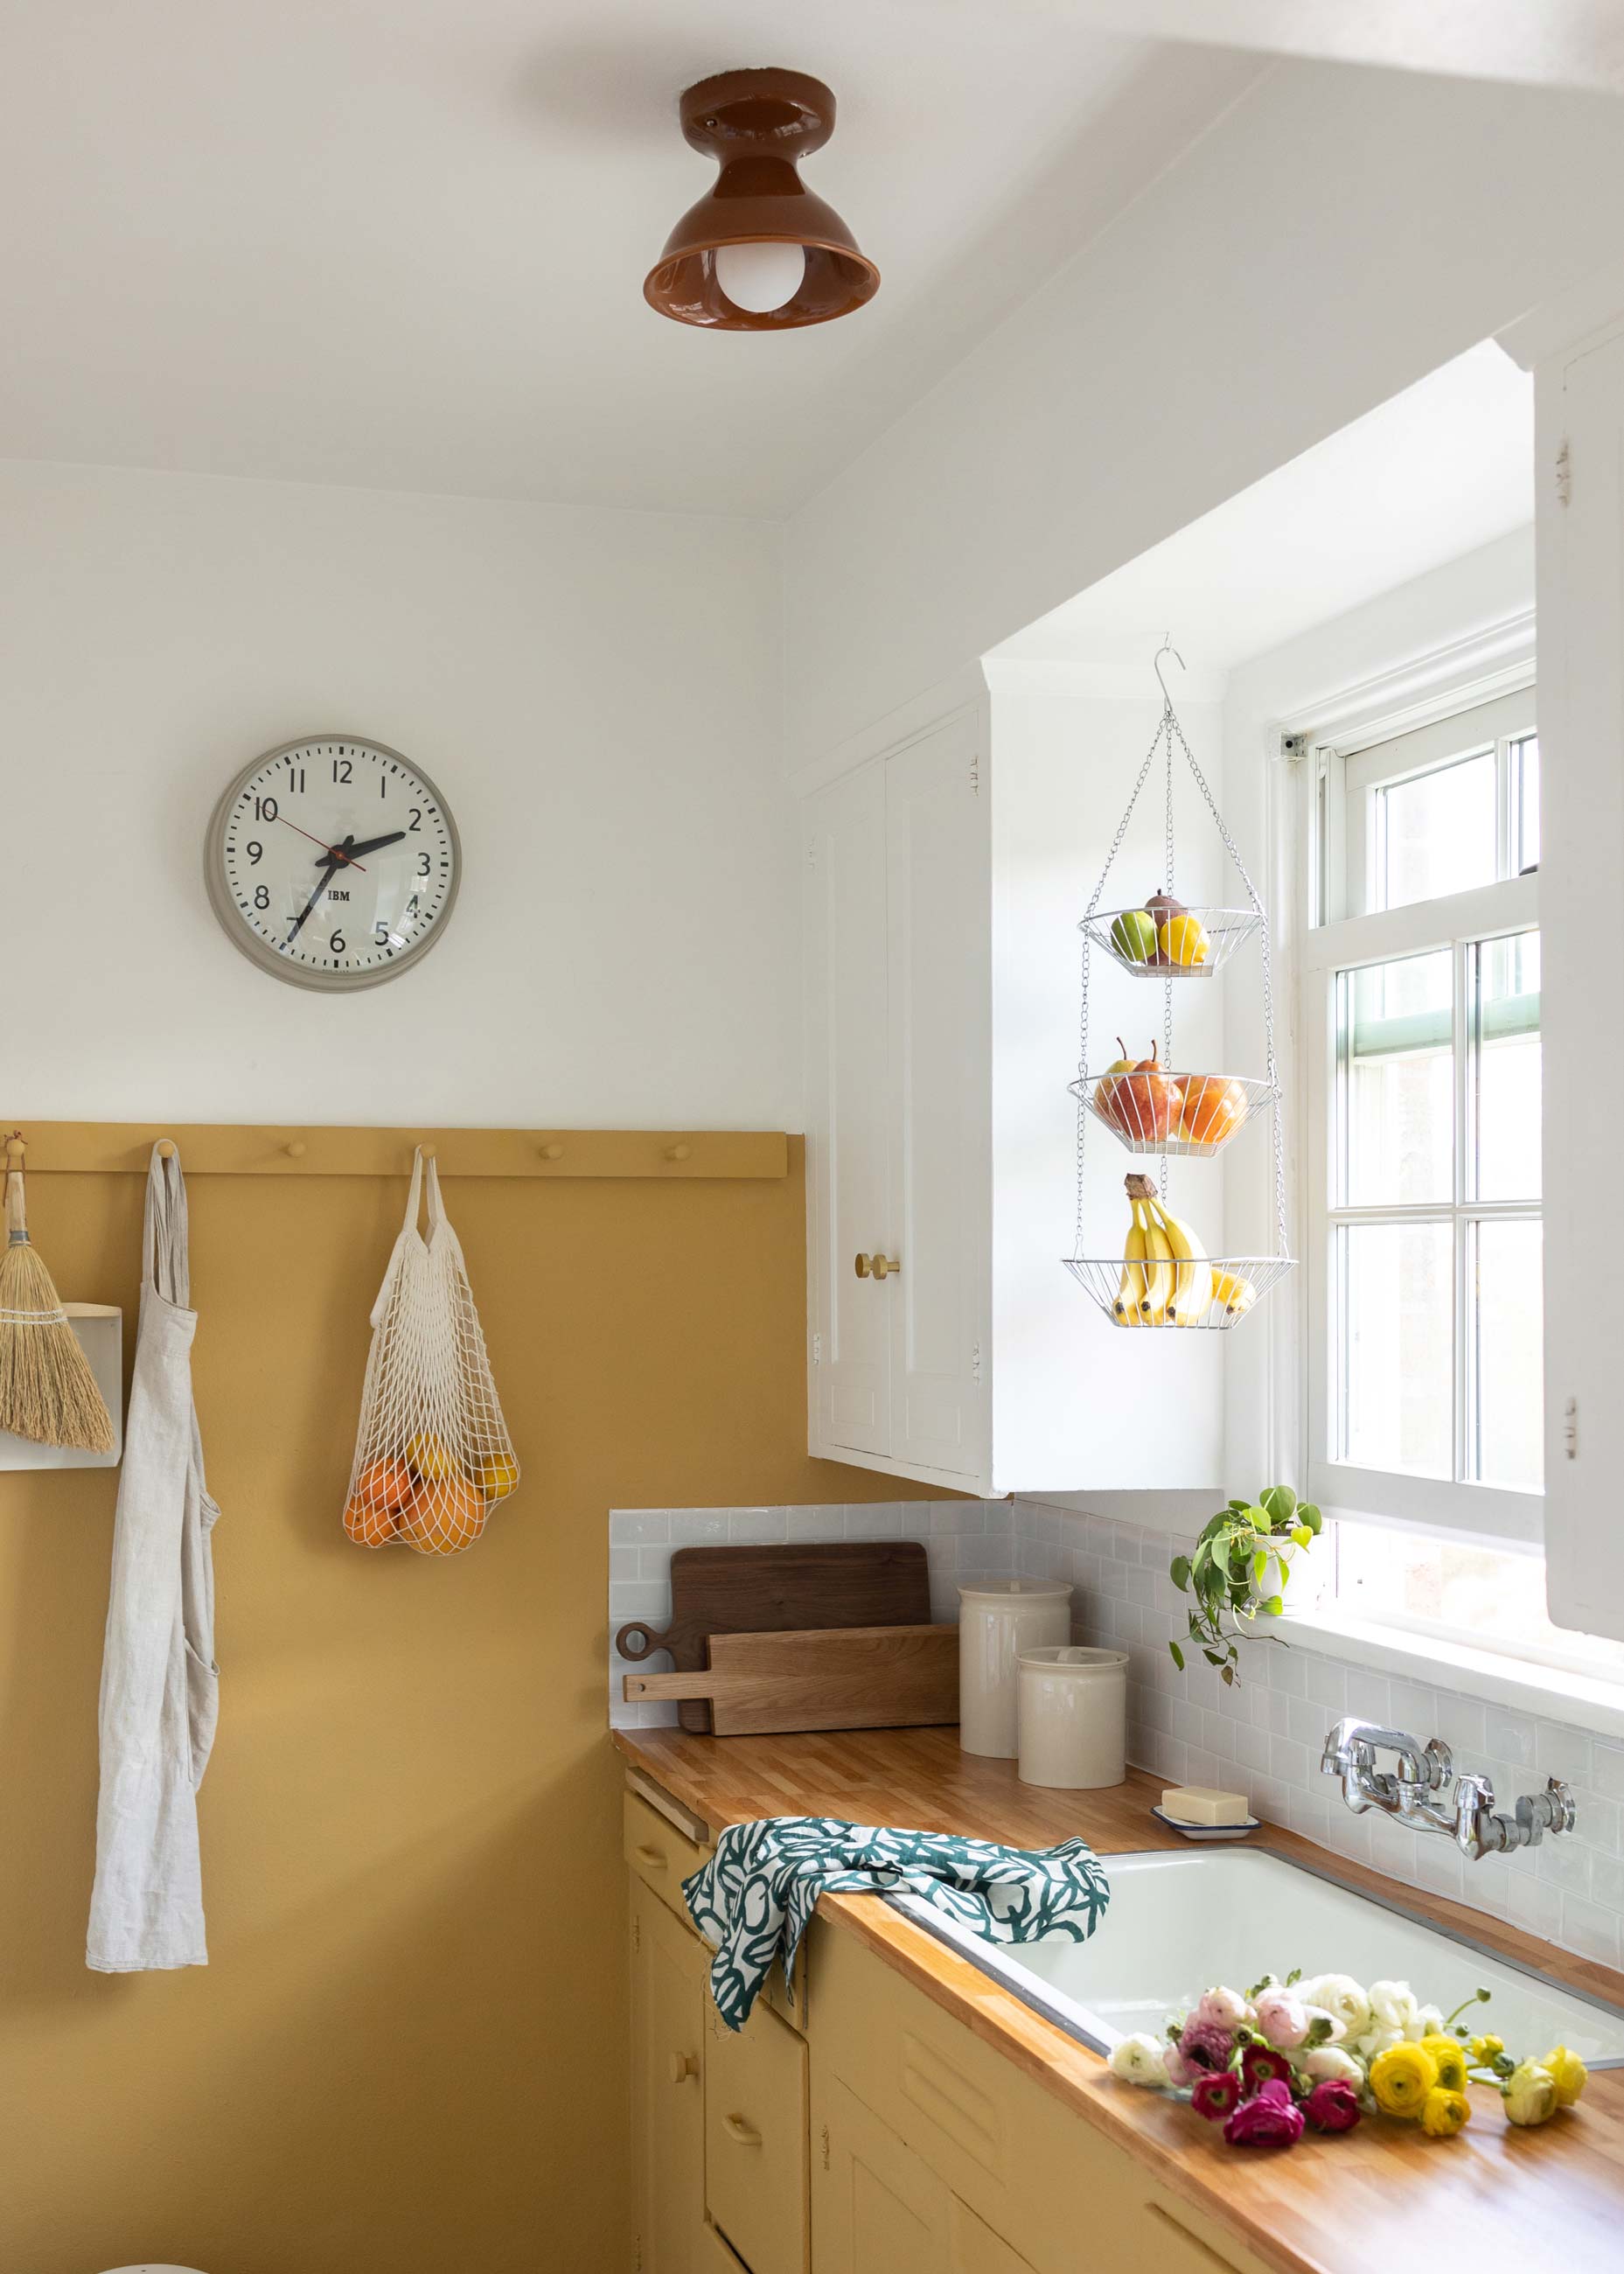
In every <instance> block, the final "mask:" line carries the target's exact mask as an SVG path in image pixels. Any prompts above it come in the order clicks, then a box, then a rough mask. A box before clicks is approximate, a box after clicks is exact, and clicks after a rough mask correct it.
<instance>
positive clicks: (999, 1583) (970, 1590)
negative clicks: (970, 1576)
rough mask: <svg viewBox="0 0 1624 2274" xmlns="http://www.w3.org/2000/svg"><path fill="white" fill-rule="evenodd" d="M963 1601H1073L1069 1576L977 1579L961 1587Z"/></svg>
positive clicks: (960, 1592)
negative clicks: (1063, 1577) (1060, 1577)
mask: <svg viewBox="0 0 1624 2274" xmlns="http://www.w3.org/2000/svg"><path fill="white" fill-rule="evenodd" d="M1011 1600H1018V1601H1020V1602H1026V1603H1069V1602H1070V1601H1071V1581H1070V1580H1069V1579H974V1580H967V1581H966V1583H965V1584H964V1585H962V1586H961V1587H960V1588H959V1601H960V1602H961V1603H1007V1602H1010V1601H1011Z"/></svg>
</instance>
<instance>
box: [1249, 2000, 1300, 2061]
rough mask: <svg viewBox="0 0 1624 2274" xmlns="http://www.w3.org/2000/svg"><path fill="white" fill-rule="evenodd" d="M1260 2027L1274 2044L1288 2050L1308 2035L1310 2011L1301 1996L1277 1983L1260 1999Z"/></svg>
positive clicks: (1292, 2048) (1291, 2049)
mask: <svg viewBox="0 0 1624 2274" xmlns="http://www.w3.org/2000/svg"><path fill="white" fill-rule="evenodd" d="M1258 2027H1259V2029H1260V2030H1261V2031H1262V2033H1263V2035H1264V2036H1265V2037H1267V2039H1268V2041H1269V2043H1270V2044H1272V2045H1282V2046H1284V2048H1285V2049H1286V2051H1287V2052H1291V2051H1293V2050H1294V2049H1295V2048H1296V2047H1297V2046H1298V2045H1300V2044H1302V2042H1303V2040H1304V2037H1306V2036H1307V2035H1308V2012H1307V2008H1306V2007H1304V2004H1303V2001H1302V1999H1300V1998H1298V1997H1297V1996H1295V1995H1294V1994H1293V1993H1292V1992H1290V1991H1289V1990H1287V1989H1284V1988H1282V1986H1281V1985H1280V1984H1275V1985H1274V1988H1272V1989H1269V1990H1266V1991H1265V1992H1263V1995H1262V1996H1261V1997H1260V1998H1259V2000H1258Z"/></svg>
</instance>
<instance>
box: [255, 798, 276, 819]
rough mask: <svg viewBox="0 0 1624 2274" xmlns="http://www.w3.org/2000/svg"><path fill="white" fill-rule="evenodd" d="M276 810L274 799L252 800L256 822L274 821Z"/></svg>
mask: <svg viewBox="0 0 1624 2274" xmlns="http://www.w3.org/2000/svg"><path fill="white" fill-rule="evenodd" d="M276 815H277V804H276V801H275V799H274V797H257V798H255V800H254V819H255V820H256V821H274V820H275V818H276Z"/></svg>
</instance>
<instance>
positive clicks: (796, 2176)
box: [705, 2004, 808, 2274]
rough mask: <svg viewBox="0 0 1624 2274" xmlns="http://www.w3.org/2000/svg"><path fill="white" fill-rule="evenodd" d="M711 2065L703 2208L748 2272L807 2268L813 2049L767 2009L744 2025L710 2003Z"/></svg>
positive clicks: (775, 2273) (784, 2273) (774, 2273)
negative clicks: (731, 2023)
mask: <svg viewBox="0 0 1624 2274" xmlns="http://www.w3.org/2000/svg"><path fill="white" fill-rule="evenodd" d="M709 2027H710V2044H709V2047H708V2053H707V2061H706V2068H705V2208H706V2210H708V2211H709V2213H710V2215H711V2219H712V2220H713V2221H714V2223H715V2225H717V2226H718V2228H719V2229H720V2231H721V2233H722V2234H723V2236H724V2237H725V2238H726V2240H727V2241H728V2242H729V2243H731V2244H732V2246H733V2249H734V2250H735V2251H736V2252H737V2253H738V2255H739V2256H740V2257H741V2258H742V2259H743V2261H744V2263H745V2264H746V2265H747V2266H748V2268H749V2270H750V2274H804V2269H805V2267H806V2264H807V2227H808V2220H807V2049H806V2046H805V2044H803V2043H802V2041H801V2038H800V2037H797V2036H796V2034H795V2032H794V2031H793V2029H788V2028H786V2025H785V2024H784V2023H783V2022H781V2021H779V2019H778V2015H777V2014H775V2013H773V2012H772V2010H771V2007H768V2006H766V2005H764V2004H761V2005H758V2006H757V2007H756V2009H755V2011H754V2012H753V2013H752V2014H751V2015H750V2018H749V2020H748V2022H747V2023H746V2024H745V2026H744V2028H743V2029H739V2030H733V2029H726V2028H724V2026H723V2023H722V2021H721V2017H720V2015H719V2014H717V2013H716V2012H715V2010H714V2009H712V2011H711V2014H710V2017H709Z"/></svg>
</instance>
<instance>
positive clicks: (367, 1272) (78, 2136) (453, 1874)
mask: <svg viewBox="0 0 1624 2274" xmlns="http://www.w3.org/2000/svg"><path fill="white" fill-rule="evenodd" d="M183 1153H184V1143H183ZM29 1186H30V1203H31V1219H32V1224H33V1229H34V1235H35V1238H36V1240H37V1242H38V1245H39V1246H40V1249H41V1253H42V1254H44V1256H45V1257H46V1259H47V1261H49V1263H50V1264H51V1266H52V1268H53V1269H54V1270H55V1271H56V1275H57V1278H58V1283H59V1284H60V1286H61V1289H62V1291H63V1292H64V1295H66V1296H68V1297H70V1298H75V1299H84V1300H105V1301H117V1302H119V1303H122V1304H123V1305H124V1306H125V1338H126V1357H127V1356H128V1352H129V1350H130V1347H131V1346H132V1341H133V1332H134V1303H135V1294H136V1282H137V1273H138V1261H139V1223H140V1204H141V1180H140V1179H139V1178H136V1177H128V1176H112V1175H107V1176H103V1175H94V1174H83V1175H72V1176H68V1175H59V1176H55V1177H53V1176H51V1175H49V1174H46V1173H40V1174H37V1175H34V1176H32V1177H31V1178H30V1180H29ZM445 1188H446V1193H447V1202H448V1205H449V1208H450V1209H451V1212H452V1215H453V1218H454V1221H455V1224H456V1225H457V1228H458V1230H459V1231H460V1233H461V1235H462V1242H463V1246H464V1248H465V1250H466V1252H467V1255H468V1259H469V1265H470V1271H471V1273H472V1276H473V1280H474V1286H475V1291H476V1294H477V1297H478V1299H479V1302H480V1306H481V1310H482V1313H483V1316H484V1319H485V1331H486V1335H487V1337H488V1339H489V1342H490V1345H491V1350H492V1357H493V1359H494V1362H495V1366H496V1370H497V1376H498V1381H499V1383H500V1389H501V1393H502V1397H503V1400H504V1403H505V1404H506V1407H507V1411H508V1418H509V1420H510V1423H511V1426H512V1429H513V1434H514V1437H515V1441H516V1442H517V1445H518V1448H519V1451H520V1455H521V1457H522V1459H523V1464H524V1483H523V1488H522V1490H521V1492H520V1494H519V1495H518V1497H517V1498H516V1499H515V1501H514V1502H512V1503H510V1505H509V1506H508V1508H506V1509H505V1510H501V1511H500V1512H499V1513H498V1514H497V1515H496V1516H495V1517H493V1518H492V1523H491V1526H490V1529H489V1531H488V1532H487V1533H486V1536H485V1539H484V1540H482V1541H481V1542H480V1544H479V1545H478V1546H477V1547H476V1548H474V1549H473V1550H472V1551H470V1553H469V1554H468V1555H463V1556H461V1557H457V1558H455V1559H452V1560H450V1561H448V1562H439V1561H432V1562H431V1561H430V1560H428V1559H425V1558H421V1557H418V1556H416V1555H410V1554H409V1553H407V1552H405V1551H403V1550H387V1551H385V1552H383V1553H380V1554H369V1553H367V1552H365V1551H364V1550H362V1549H359V1548H356V1547H350V1545H349V1543H348V1542H347V1541H346V1540H344V1538H343V1536H342V1532H341V1531H340V1529H339V1510H340V1504H341V1501H342V1489H343V1485H344V1481H345V1478H346V1476H347V1473H348V1468H349V1462H350V1449H351V1445H352V1442H353V1438H354V1432H355V1424H356V1406H357V1394H358V1391H359V1389H360V1382H361V1374H362V1369H363V1367H364V1364H365V1355H366V1342H367V1313H368V1311H369V1309H370V1307H371V1305H372V1298H373V1295H374V1293H375V1291H376V1289H377V1284H378V1281H379V1278H380V1275H381V1272H382V1269H383V1266H384V1263H385V1261H386V1259H387V1254H388V1251H389V1246H390V1242H391V1241H392V1239H394V1236H395V1231H396V1230H397V1228H398V1224H399V1218H400V1212H401V1209H402V1204H403V1200H404V1185H403V1182H402V1180H400V1179H387V1180H386V1179H383V1178H362V1177H327V1178H324V1177H319V1176H303V1175H302V1176H299V1177H297V1178H274V1177H227V1176H222V1177H194V1178H192V1182H191V1186H190V1193H191V1202H192V1287H193V1295H194V1299H195V1301H196V1304H197V1306H198V1308H199V1313H200V1317H201V1323H200V1326H199V1333H198V1339H197V1346H196V1352H195V1361H194V1379H195V1382H196V1387H197V1396H198V1403H199V1410H200V1412H201V1416H202V1424H203V1434H204V1446H205V1451H206V1454H207V1462H208V1472H209V1481H210V1485H211V1487H212V1488H213V1490H214V1494H215V1495H216V1497H217V1498H218V1500H219V1501H220V1503H221V1506H222V1510H223V1514H222V1520H221V1523H220V1525H219V1528H218V1530H217V1531H216V1532H215V1535H214V1555H215V1569H216V1573H217V1578H218V1586H219V1655H220V1660H221V1666H222V1707H221V1722H220V1736H219V1740H218V1742H217V1743H216V1746H215V1750H214V1758H213V1761H212V1763H211V1765H210V1767H209V1771H208V1776H207V1781H206V1782H205V1785H204V1788H203V1792H202V1797H201V1816H202V1830H203V1857H204V1892H205V1897H206V1902H207V1913H208V1930H209V1946H210V1952H211V1962H210V1964H209V1966H208V1967H207V1969H192V1970H191V1971H188V1972H183V1973H179V1974H174V1975H147V1976H142V1977H124V1978H115V1977H102V1976H100V1975H94V1974H91V1973H89V1972H87V1971H86V1967H85V1963H84V1941H85V1920H86V1904H87V1901H88V1897H89V1893H90V1881H91V1871H92V1863H93V1854H94V1815H95V1790H96V1686H97V1681H98V1677H99V1672H100V1666H101V1656H102V1621H103V1618H104V1615H105V1610H106V1601H107V1573H108V1557H109V1542H110V1538H111V1529H112V1516H113V1500H114V1492H115V1485H116V1480H115V1478H114V1477H113V1476H112V1475H110V1474H108V1473H93V1472H79V1473H77V1474H75V1473H71V1472H69V1473H63V1474H57V1475H52V1476H45V1477H39V1476H34V1477H25V1476H20V1475H18V1474H9V1475H4V1476H0V1638H3V1639H0V1649H3V1650H4V1658H3V1659H0V1760H4V1786H3V1789H4V1839H3V1843H0V1845H3V1849H4V1864H3V1866H0V1984H3V1988H0V2107H4V2110H5V2111H6V2114H5V2116H4V2123H3V2124H0V2139H3V2142H4V2146H3V2150H0V2266H4V2268H5V2269H7V2270H9V2274H10V2270H14V2274H93V2270H97V2269H101V2268H104V2267H113V2266H121V2265H124V2264H125V2263H128V2262H130V2261H132V2260H139V2259H141V2258H142V2257H150V2258H153V2259H156V2260H160V2261H162V2260H173V2261H176V2262H177V2263H181V2264H183V2265H189V2266H198V2267H201V2268H204V2269H207V2274H540V2270H547V2274H551V2270H554V2269H557V2270H559V2274H565V2270H568V2274H599V2270H604V2274H608V2270H613V2274H621V2270H623V2269H624V2268H625V2266H626V2264H627V2263H628V2245H627V2226H626V2216H625V2215H626V2193H627V2163H626V2144H625V2111H626V2070H625V2035H626V2029H625V2022H626V2017H625V2011H624V1986H623V1984H624V1974H625V1966H624V1949H623V1942H622V1923H623V1919H624V1915H625V1890H624V1884H623V1873H622V1871H621V1869H620V1864H619V1849H618V1826H617V1806H618V1801H617V1790H618V1782H619V1780H618V1777H617V1773H616V1770H615V1767H614V1765H613V1758H612V1756H611V1752H610V1748H609V1744H608V1740H607V1738H606V1736H605V1726H604V1725H605V1708H604V1698H605V1648H606V1640H605V1590H606V1555H607V1525H606V1522H605V1512H606V1510H608V1509H610V1508H611V1507H613V1506H617V1505H618V1506H632V1507H635V1506H646V1505H651V1506H664V1505H667V1504H676V1505H680V1504H684V1503H687V1504H690V1505H701V1506H703V1505H726V1504H730V1503H738V1502H745V1503H752V1502H754V1503H762V1502H767V1503H771V1502H796V1501H801V1502H808V1501H819V1500H843V1501H851V1500H861V1499H865V1498H871V1497H879V1496H882V1495H884V1496H886V1497H890V1496H891V1495H893V1493H894V1492H895V1490H896V1487H893V1486H892V1485H891V1484H890V1483H889V1482H887V1481H886V1480H883V1479H882V1478H879V1477H876V1476H870V1475H868V1474H867V1473H866V1472H863V1471H861V1470H859V1469H846V1468H841V1467H838V1466H835V1465H831V1464H826V1463H820V1462H816V1461H811V1460H808V1458H807V1457H806V1453H805V1449H804V1448H805V1443H806V1427H805V1391H804V1373H803V1364H802V1350H803V1332H804V1311H803V1304H804V1269H805V1240H804V1216H803V1209H804V1199H803V1177H802V1161H801V1146H800V1143H799V1141H792V1144H791V1151H790V1174H789V1176H788V1178H786V1179H784V1180H781V1181H776V1180H775V1181H765V1182H751V1183H745V1182H737V1183H733V1182H728V1183H723V1182H715V1183H710V1182H706V1183H700V1182H693V1183H688V1184H684V1185H681V1186H673V1185H671V1184H665V1183H658V1182H650V1181H640V1180H616V1181H613V1182H609V1181H605V1182H601V1183H598V1182H590V1181H581V1182H574V1183H570V1184H562V1183H556V1182H555V1183H550V1184H542V1183H539V1182H530V1181H525V1180H515V1179H510V1178H491V1179H486V1180H481V1179H467V1180H459V1179H457V1178H455V1176H447V1178H446V1187H445Z"/></svg>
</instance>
